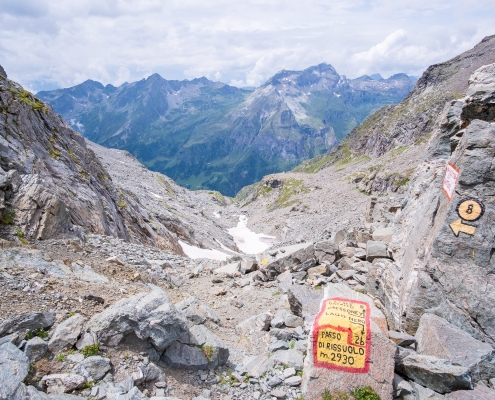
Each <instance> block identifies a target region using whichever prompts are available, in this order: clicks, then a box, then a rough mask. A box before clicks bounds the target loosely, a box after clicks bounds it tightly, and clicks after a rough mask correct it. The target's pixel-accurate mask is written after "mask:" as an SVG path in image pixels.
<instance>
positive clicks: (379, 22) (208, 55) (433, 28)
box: [0, 0, 495, 90]
mask: <svg viewBox="0 0 495 400" xmlns="http://www.w3.org/2000/svg"><path fill="white" fill-rule="evenodd" d="M491 8H492V7H491V5H490V2H489V1H488V0H478V1H477V2H476V3H475V4H474V3H473V4H467V3H466V2H462V1H460V0H449V1H447V0H429V1H427V0H414V1H413V0H403V1H401V2H397V1H396V0H353V1H348V0H332V1H331V2H328V1H326V2H324V1H322V0H308V1H306V2H301V1H300V0H283V1H282V0H269V1H267V0H239V1H235V2H232V1H231V0H228V1H227V0H202V1H199V0H180V1H179V0H169V1H167V2H163V1H161V0H140V1H137V0H113V1H110V0H78V1H76V2H74V1H64V0H37V1H33V0H15V1H14V0H0V64H2V65H3V67H4V68H5V69H6V71H7V73H8V74H9V76H10V77H11V78H12V79H15V80H17V81H19V82H20V83H21V84H23V85H25V86H26V87H28V88H31V89H32V90H39V89H43V88H53V87H67V86H71V85H75V84H77V83H80V82H82V81H84V80H86V79H94V80H98V81H100V82H102V83H104V84H107V83H111V84H114V85H120V84H122V83H123V82H125V81H134V80H139V79H142V78H144V77H147V76H149V75H150V74H152V73H154V72H158V73H160V74H161V75H162V76H163V77H164V78H167V79H192V78H195V77H200V76H206V77H208V78H210V79H214V80H221V81H223V82H227V83H229V82H230V83H232V84H236V85H242V86H244V85H249V86H256V85H259V84H262V83H263V82H264V81H265V80H266V79H268V78H269V77H270V76H272V75H273V74H275V73H276V72H278V71H279V70H281V69H292V70H296V69H303V68H307V67H309V66H311V65H315V64H319V63H321V62H327V63H330V64H332V65H333V66H334V67H335V68H336V69H337V71H338V72H339V73H341V74H345V75H347V76H350V77H356V76H359V75H362V74H365V73H366V74H372V73H375V72H379V73H382V74H383V75H384V76H387V75H391V74H393V73H397V72H406V73H408V74H413V75H419V74H421V72H422V71H423V70H424V69H425V68H426V67H427V66H428V65H430V64H433V63H438V62H442V61H445V60H447V59H449V58H451V57H453V56H455V55H457V54H459V53H461V52H462V51H465V50H467V49H469V48H470V47H472V46H473V45H474V44H476V43H477V42H479V41H480V40H481V39H482V38H483V37H484V36H486V35H489V34H493V33H495V32H493V26H495V24H494V22H495V16H494V15H493V13H490V12H487V10H490V9H491Z"/></svg>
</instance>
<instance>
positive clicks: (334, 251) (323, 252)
mask: <svg viewBox="0 0 495 400" xmlns="http://www.w3.org/2000/svg"><path fill="white" fill-rule="evenodd" d="M314 249H315V257H316V259H317V260H318V262H319V263H320V264H323V263H324V262H325V261H327V262H329V263H330V264H332V263H333V262H335V260H336V259H337V258H338V257H337V256H338V252H339V248H338V246H336V245H335V243H334V242H333V241H332V240H324V241H321V242H317V243H315V245H314Z"/></svg>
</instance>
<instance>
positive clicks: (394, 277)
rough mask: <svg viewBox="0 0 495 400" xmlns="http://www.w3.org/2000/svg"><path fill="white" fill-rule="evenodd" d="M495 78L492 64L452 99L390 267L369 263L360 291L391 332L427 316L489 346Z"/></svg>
mask: <svg viewBox="0 0 495 400" xmlns="http://www.w3.org/2000/svg"><path fill="white" fill-rule="evenodd" d="M493 41H494V39H493V38H492V39H489V40H488V41H487V42H484V43H483V44H482V45H480V47H479V48H481V47H483V46H488V45H489V44H490V43H492V42H493ZM494 77H495V64H490V65H487V66H484V67H482V68H480V69H479V70H477V71H476V72H475V73H474V74H473V75H472V77H471V78H470V80H469V84H470V85H469V89H468V91H467V96H466V98H464V99H463V100H456V101H453V102H452V103H451V104H450V108H448V109H447V111H446V113H445V115H444V119H443V121H442V125H441V127H440V128H439V129H438V130H437V131H436V132H435V133H434V136H433V138H432V140H431V143H430V147H429V151H428V155H427V156H426V159H425V161H424V162H423V163H422V164H421V165H420V166H419V167H418V169H417V170H416V172H415V178H414V181H413V183H412V185H411V188H410V190H409V193H408V195H407V204H406V205H405V207H404V209H403V210H402V213H401V214H400V216H399V218H398V219H397V220H396V230H395V232H396V236H395V240H394V241H393V242H392V243H391V244H390V246H389V247H390V249H391V250H392V252H393V258H394V260H395V264H394V263H387V262H384V261H381V260H375V261H374V262H373V265H372V267H371V270H370V275H371V276H372V277H373V279H368V283H367V285H366V288H367V290H369V291H370V293H372V294H374V295H376V296H378V297H379V298H380V299H381V300H382V302H383V303H384V304H386V305H387V309H388V317H389V321H390V324H391V326H393V327H394V329H396V330H403V331H406V332H408V333H410V334H414V333H415V332H416V330H417V329H418V326H419V323H420V318H421V316H422V315H423V314H424V313H431V314H434V315H437V316H439V317H442V318H444V319H445V320H447V321H448V322H449V323H451V324H453V325H455V326H457V327H458V328H460V329H462V330H463V331H465V332H467V333H469V334H470V335H472V336H473V337H475V338H476V339H478V340H483V341H486V342H488V343H490V344H492V346H493V345H495V311H494V310H495V309H494V308H493V303H494V301H495V297H494V295H493V294H494V293H495V282H494V281H493V278H492V277H493V271H494V268H495V264H494V260H495V258H494V257H493V253H494V249H495V238H494V237H495V236H494V234H493V225H494V222H495V220H494V215H495V209H494V199H495V191H494V187H495V173H494V167H493V165H494V164H493V159H494V154H495V121H494V119H493V93H495V84H494ZM447 163H450V164H452V165H454V166H455V167H456V168H457V169H458V170H459V171H460V173H459V178H458V182H457V184H456V186H455V191H453V192H452V199H451V200H449V198H448V197H447V196H446V194H445V193H444V192H443V191H442V186H443V180H444V177H445V173H446V172H445V171H446V166H447ZM466 201H471V202H470V203H469V202H468V203H465V205H466V210H465V211H463V210H462V207H464V206H462V207H461V204H463V202H466ZM469 204H470V205H471V208H470V209H469V208H468V205H469ZM473 207H478V208H477V209H475V210H474V212H475V213H477V214H474V216H471V215H470V214H469V213H470V212H471V213H472V212H473Z"/></svg>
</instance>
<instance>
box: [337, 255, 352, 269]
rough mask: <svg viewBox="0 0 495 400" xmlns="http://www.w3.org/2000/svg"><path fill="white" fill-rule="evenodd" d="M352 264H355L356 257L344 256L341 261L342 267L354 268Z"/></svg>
mask: <svg viewBox="0 0 495 400" xmlns="http://www.w3.org/2000/svg"><path fill="white" fill-rule="evenodd" d="M352 264H354V259H353V258H350V257H343V258H341V259H340V261H339V266H340V269H343V270H350V269H352Z"/></svg>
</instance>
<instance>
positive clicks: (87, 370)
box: [72, 356, 112, 381]
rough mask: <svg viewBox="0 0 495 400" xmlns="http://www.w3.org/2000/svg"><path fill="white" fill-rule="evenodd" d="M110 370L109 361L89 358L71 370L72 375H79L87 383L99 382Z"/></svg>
mask: <svg viewBox="0 0 495 400" xmlns="http://www.w3.org/2000/svg"><path fill="white" fill-rule="evenodd" d="M111 368H112V367H111V364H110V359H108V358H104V357H100V356H91V357H88V358H86V359H84V360H83V361H81V362H80V363H78V364H77V365H76V366H75V367H74V368H73V369H72V374H76V375H81V376H83V377H84V378H86V380H88V381H90V380H94V381H99V380H100V379H102V378H103V377H104V376H105V374H106V373H107V372H108V371H110V369H111Z"/></svg>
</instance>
